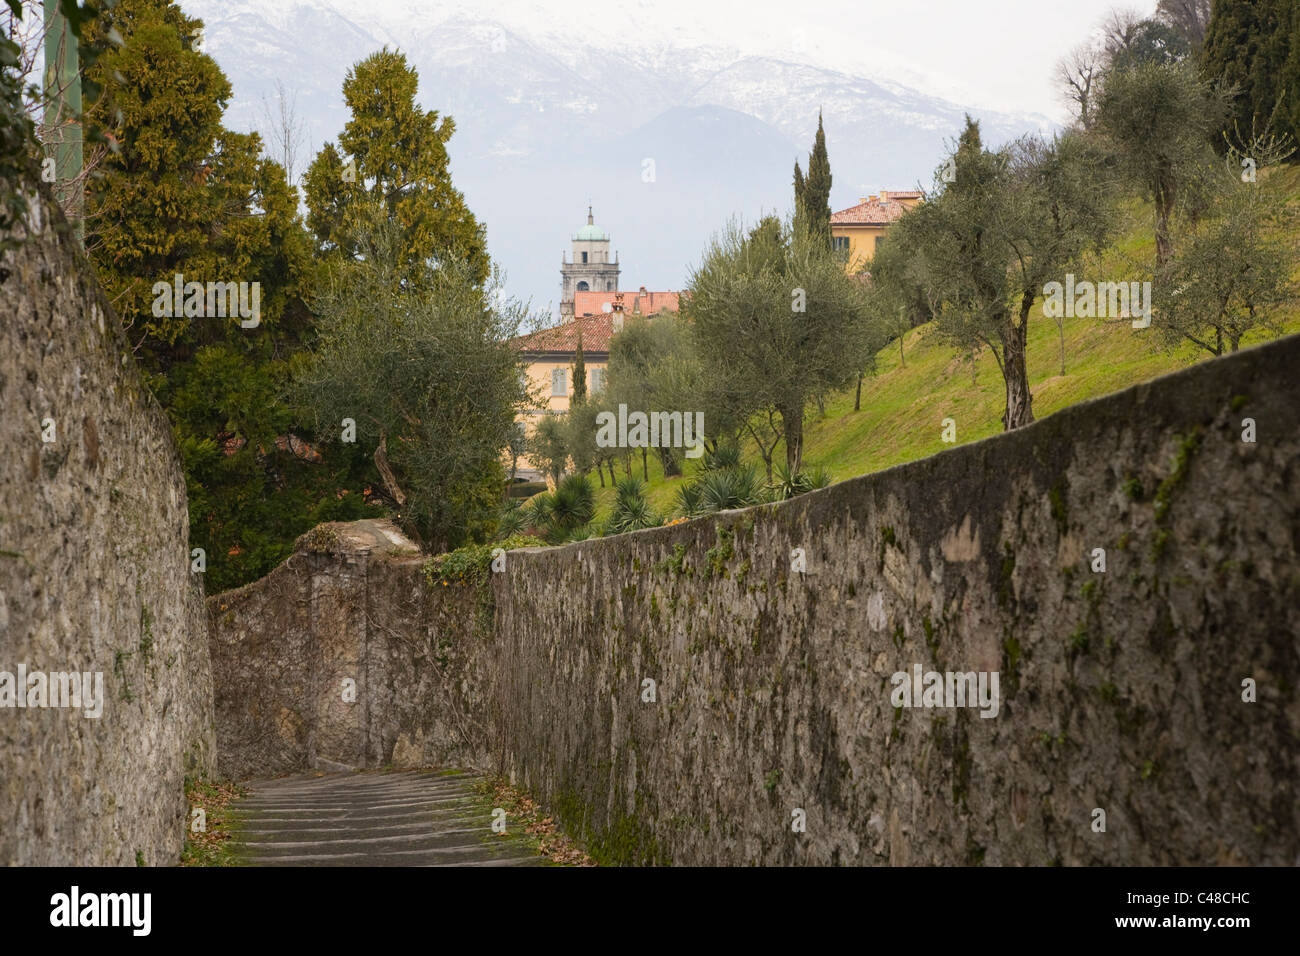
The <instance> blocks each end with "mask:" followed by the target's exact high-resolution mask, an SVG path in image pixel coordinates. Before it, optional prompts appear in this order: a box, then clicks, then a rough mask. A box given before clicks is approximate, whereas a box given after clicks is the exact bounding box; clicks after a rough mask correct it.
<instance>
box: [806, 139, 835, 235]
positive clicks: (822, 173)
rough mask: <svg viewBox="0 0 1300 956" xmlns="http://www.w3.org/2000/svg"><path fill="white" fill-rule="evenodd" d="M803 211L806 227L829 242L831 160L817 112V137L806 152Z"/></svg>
mask: <svg viewBox="0 0 1300 956" xmlns="http://www.w3.org/2000/svg"><path fill="white" fill-rule="evenodd" d="M803 207H804V213H805V215H806V216H807V217H808V219H807V221H808V228H809V230H810V231H812V232H817V233H820V234H821V235H824V236H825V237H826V241H827V242H830V235H831V161H830V158H829V157H828V156H827V155H826V131H825V130H824V129H823V128H822V117H821V114H820V113H818V114H817V138H816V139H815V140H814V141H813V148H812V152H811V153H809V154H808V177H807V179H806V180H805V181H804V188H803Z"/></svg>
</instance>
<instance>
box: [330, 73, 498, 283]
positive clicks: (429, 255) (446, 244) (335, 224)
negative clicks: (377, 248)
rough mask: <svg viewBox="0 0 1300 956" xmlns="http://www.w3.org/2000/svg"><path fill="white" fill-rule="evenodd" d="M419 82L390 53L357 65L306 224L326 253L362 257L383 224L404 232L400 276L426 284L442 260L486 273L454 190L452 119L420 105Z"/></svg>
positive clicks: (480, 276) (471, 223) (481, 240)
mask: <svg viewBox="0 0 1300 956" xmlns="http://www.w3.org/2000/svg"><path fill="white" fill-rule="evenodd" d="M418 86H419V75H418V74H417V73H416V71H415V69H414V68H412V67H410V66H408V65H407V63H406V57H405V56H404V55H403V54H401V53H396V52H393V51H390V50H388V49H387V48H385V49H383V50H381V51H379V52H378V53H374V54H371V55H370V56H368V57H366V58H365V59H364V60H362V61H360V62H359V63H357V64H356V65H355V66H353V67H352V69H350V70H349V71H348V73H347V76H346V78H345V79H344V81H343V98H344V100H345V102H346V103H347V106H348V109H349V110H350V111H351V118H350V119H349V120H348V122H347V124H346V126H345V127H344V129H343V132H342V134H340V136H339V144H338V147H337V148H336V147H335V146H334V144H333V143H326V144H325V147H324V148H323V149H322V150H321V151H320V153H319V154H317V156H316V159H315V160H314V161H313V162H312V164H311V166H310V168H309V169H308V170H307V174H306V178H305V180H304V182H305V189H306V193H307V206H308V210H309V212H308V216H307V224H308V226H309V227H310V228H311V230H312V232H313V233H315V235H316V238H317V240H318V241H319V242H320V244H321V246H322V248H323V249H325V250H326V251H327V252H332V253H335V254H337V255H341V256H343V257H345V258H349V259H356V258H358V257H359V256H360V255H361V254H362V250H363V246H364V242H365V236H366V235H367V233H368V232H369V230H370V229H371V228H372V226H373V224H374V223H375V222H376V221H377V220H386V221H389V222H393V223H396V224H398V225H399V226H400V227H401V229H402V236H403V248H402V257H403V261H404V268H403V272H404V276H405V278H406V280H407V281H416V282H423V281H426V280H427V279H428V278H429V276H430V274H431V272H432V271H433V270H434V269H435V268H436V267H437V266H438V264H439V263H441V262H443V261H444V260H456V261H459V262H463V263H465V264H466V265H468V267H469V269H470V274H471V275H472V276H473V277H474V279H475V281H477V282H478V283H480V284H481V283H483V282H484V281H485V280H486V279H487V276H488V272H489V262H488V255H487V237H486V233H485V230H484V228H483V227H482V226H481V225H480V224H479V223H478V221H477V220H476V219H475V218H474V215H473V213H471V212H470V211H469V208H468V207H467V206H466V205H465V200H464V197H463V196H462V195H461V194H460V192H458V191H457V190H456V189H455V188H453V186H452V184H451V172H450V169H449V165H448V156H447V142H448V140H450V138H451V135H452V133H454V132H455V129H456V124H455V122H454V121H453V120H452V119H451V117H447V116H443V117H440V116H439V114H438V112H437V111H436V110H429V111H426V110H424V109H423V108H422V107H420V105H419V104H418V103H417V102H416V92H417V89H418Z"/></svg>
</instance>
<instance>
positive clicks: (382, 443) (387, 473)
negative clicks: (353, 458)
mask: <svg viewBox="0 0 1300 956" xmlns="http://www.w3.org/2000/svg"><path fill="white" fill-rule="evenodd" d="M375 468H377V469H378V470H379V477H380V478H381V479H382V480H383V482H384V490H385V491H387V492H388V496H389V497H390V498H392V499H393V501H394V502H396V504H397V507H399V508H403V507H405V506H406V494H405V492H403V491H402V489H401V488H400V487H398V484H397V477H396V476H395V475H394V474H393V469H392V468H390V467H389V465H388V434H387V433H386V432H382V431H381V432H380V433H379V447H378V448H376V449H375Z"/></svg>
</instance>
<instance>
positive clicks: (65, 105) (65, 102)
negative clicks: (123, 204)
mask: <svg viewBox="0 0 1300 956" xmlns="http://www.w3.org/2000/svg"><path fill="white" fill-rule="evenodd" d="M45 26H46V31H45V92H46V101H45V128H46V130H47V133H46V153H47V155H48V154H50V153H53V156H54V175H55V187H54V192H55V195H56V196H57V197H58V199H59V203H60V205H62V206H63V209H64V211H65V212H66V213H67V216H68V219H69V220H71V225H72V229H73V234H74V235H75V236H76V237H77V242H79V243H82V244H84V243H85V238H86V237H85V223H84V221H83V210H82V206H83V202H84V196H83V193H82V189H81V186H80V185H79V184H77V185H74V183H75V181H76V179H77V177H78V176H80V175H81V167H82V164H83V163H84V161H85V157H84V155H83V152H82V131H81V76H80V72H81V58H80V55H79V54H78V51H77V37H76V34H74V33H73V32H72V29H71V28H70V27H69V26H68V20H67V18H66V17H65V16H64V15H63V14H62V12H60V10H59V0H45Z"/></svg>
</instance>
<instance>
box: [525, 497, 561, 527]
mask: <svg viewBox="0 0 1300 956" xmlns="http://www.w3.org/2000/svg"><path fill="white" fill-rule="evenodd" d="M554 510H555V496H554V495H553V494H551V492H549V491H543V492H542V493H541V494H538V495H534V496H533V497H532V498H530V499H528V502H527V504H525V505H524V506H523V507H522V508H520V509H519V511H520V517H521V519H522V520H523V522H524V527H526V528H535V529H537V530H539V531H545V530H546V529H547V528H549V527H550V526H551V513H552V512H553V511H554Z"/></svg>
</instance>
